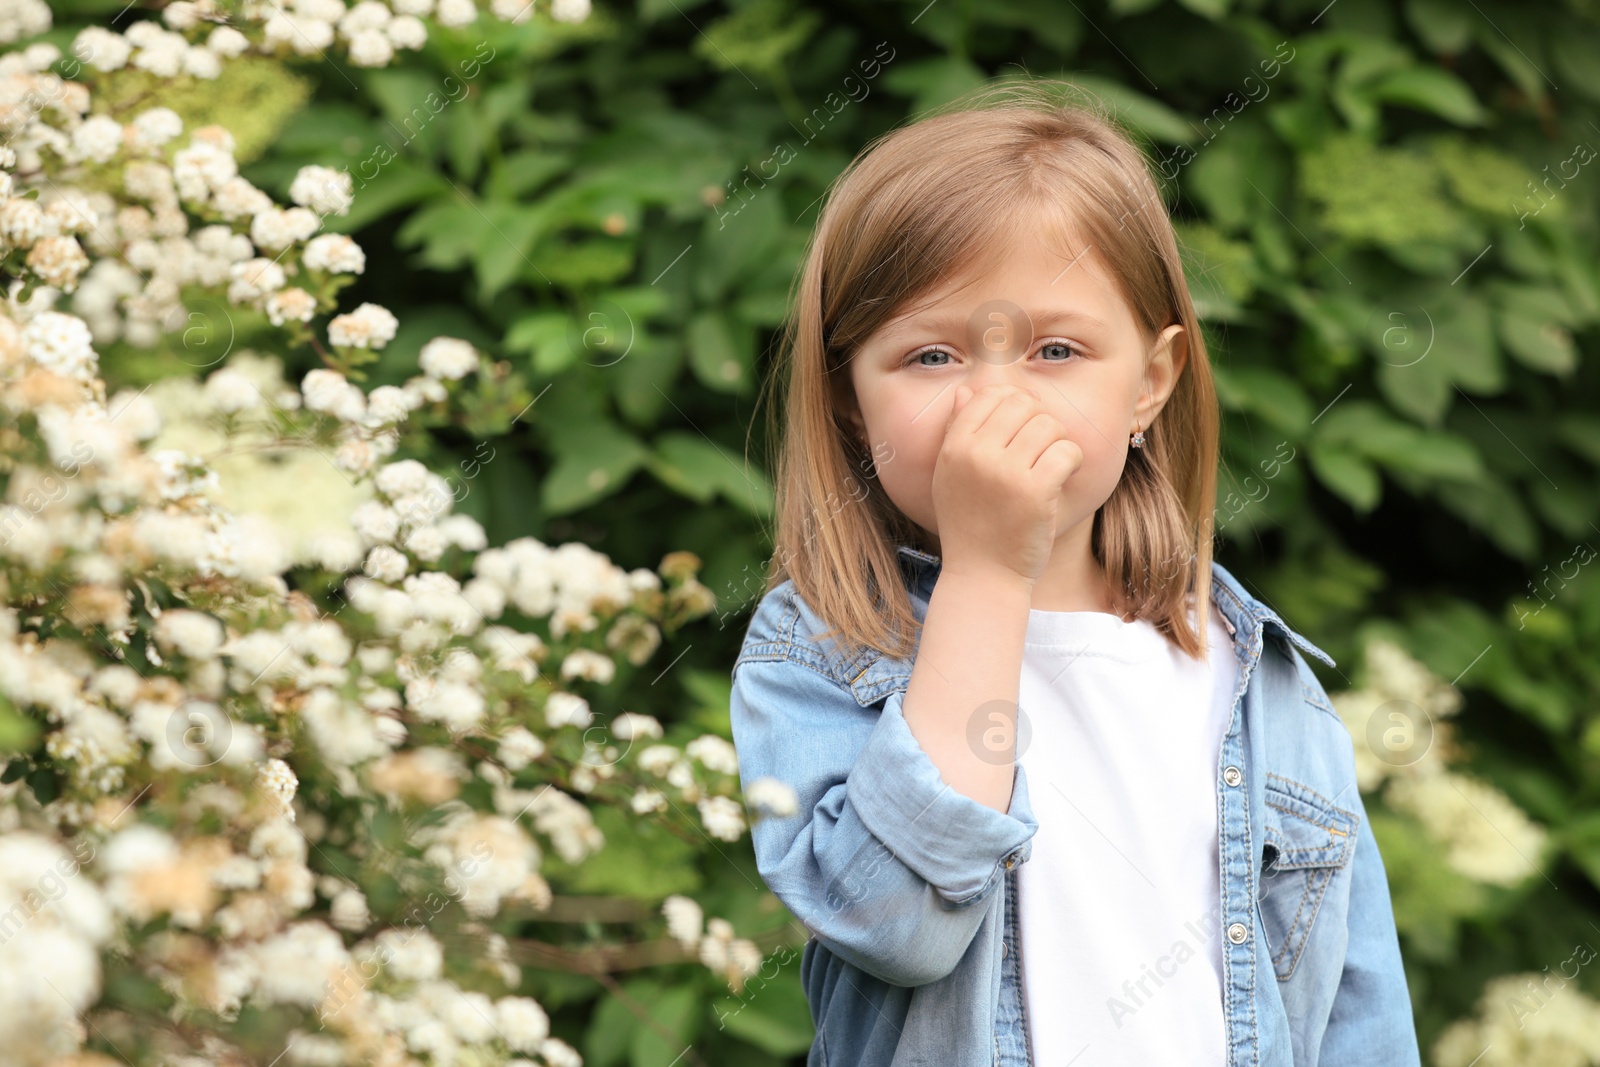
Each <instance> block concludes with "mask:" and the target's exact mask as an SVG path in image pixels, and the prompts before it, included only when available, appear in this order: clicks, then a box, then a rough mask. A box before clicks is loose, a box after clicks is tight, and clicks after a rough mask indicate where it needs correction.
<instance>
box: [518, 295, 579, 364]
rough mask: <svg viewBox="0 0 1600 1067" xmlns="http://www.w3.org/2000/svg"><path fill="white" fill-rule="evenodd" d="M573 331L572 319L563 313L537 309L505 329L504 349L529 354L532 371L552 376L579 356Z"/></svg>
mask: <svg viewBox="0 0 1600 1067" xmlns="http://www.w3.org/2000/svg"><path fill="white" fill-rule="evenodd" d="M578 332H579V333H581V331H578ZM573 333H574V328H573V322H572V320H571V318H569V317H568V315H567V313H566V312H564V311H540V312H536V313H534V314H532V315H525V316H523V317H522V318H520V319H518V320H517V321H516V322H514V323H512V325H511V329H509V330H507V331H506V339H505V348H506V351H508V352H527V353H530V354H531V355H532V356H533V368H534V370H535V371H537V372H538V373H539V374H540V375H555V374H559V373H561V372H562V371H564V370H566V369H567V368H568V367H569V366H571V365H572V363H573V361H574V360H576V359H577V358H578V353H579V349H578V348H577V347H576V346H574V345H573V343H572V340H573Z"/></svg>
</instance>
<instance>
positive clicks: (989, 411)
mask: <svg viewBox="0 0 1600 1067" xmlns="http://www.w3.org/2000/svg"><path fill="white" fill-rule="evenodd" d="M956 394H957V395H956V405H957V407H956V410H955V411H954V412H953V413H952V415H951V418H950V422H949V424H948V425H947V426H946V428H945V432H946V433H951V432H961V433H966V434H976V433H978V432H980V431H985V432H992V433H994V434H995V435H996V436H998V437H999V438H1000V440H999V444H1000V446H1001V447H1004V446H1005V445H1007V444H1009V443H1010V441H1011V438H1012V437H1014V436H1015V435H1016V432H1017V430H1018V428H1020V427H1021V426H1022V424H1023V423H1024V422H1026V421H1027V420H1028V418H1029V417H1030V415H1031V414H1032V413H1033V412H1034V411H1036V410H1037V409H1038V407H1039V398H1038V394H1036V393H1034V392H1033V391H1032V390H1024V389H1021V388H1019V387H1017V386H1014V385H1001V384H990V385H985V386H984V387H983V388H981V389H979V390H978V391H977V392H975V393H974V392H972V390H971V389H970V388H968V387H967V386H965V385H958V386H957V387H956ZM963 394H965V395H967V396H969V397H970V399H966V400H965V401H963V399H962V397H963Z"/></svg>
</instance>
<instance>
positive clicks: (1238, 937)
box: [1228, 923, 1250, 945]
mask: <svg viewBox="0 0 1600 1067" xmlns="http://www.w3.org/2000/svg"><path fill="white" fill-rule="evenodd" d="M1249 936H1250V931H1249V930H1246V929H1245V927H1244V923H1234V924H1233V925H1232V926H1230V927H1228V940H1229V941H1232V942H1233V943H1234V944H1235V945H1242V944H1244V939H1245V938H1247V937H1249Z"/></svg>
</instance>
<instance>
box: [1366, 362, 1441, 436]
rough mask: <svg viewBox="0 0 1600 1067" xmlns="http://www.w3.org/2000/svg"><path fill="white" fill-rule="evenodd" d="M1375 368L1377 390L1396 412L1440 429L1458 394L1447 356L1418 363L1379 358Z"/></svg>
mask: <svg viewBox="0 0 1600 1067" xmlns="http://www.w3.org/2000/svg"><path fill="white" fill-rule="evenodd" d="M1376 369H1377V381H1378V389H1379V391H1380V392H1382V393H1383V398H1384V399H1385V400H1387V401H1388V402H1389V403H1390V404H1391V405H1392V406H1393V407H1394V409H1395V410H1396V411H1400V412H1403V413H1404V414H1406V415H1410V416H1411V417H1412V418H1414V419H1416V420H1417V421H1418V422H1423V423H1426V424H1427V425H1429V426H1437V425H1439V423H1440V421H1442V420H1443V418H1444V415H1445V412H1447V411H1448V410H1450V402H1451V400H1453V399H1454V397H1455V393H1454V392H1453V390H1452V388H1451V383H1450V364H1449V360H1448V359H1447V358H1446V357H1445V356H1444V355H1442V354H1440V355H1434V356H1425V357H1423V358H1422V359H1419V360H1417V361H1416V362H1415V363H1391V362H1389V360H1388V359H1384V358H1380V360H1379V362H1378V365H1377V368H1376Z"/></svg>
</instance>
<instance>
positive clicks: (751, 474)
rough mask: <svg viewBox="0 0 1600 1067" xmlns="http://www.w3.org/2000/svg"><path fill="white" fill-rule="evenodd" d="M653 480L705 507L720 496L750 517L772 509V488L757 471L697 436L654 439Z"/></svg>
mask: <svg viewBox="0 0 1600 1067" xmlns="http://www.w3.org/2000/svg"><path fill="white" fill-rule="evenodd" d="M650 467H651V470H653V471H654V472H655V475H656V477H658V478H660V479H661V480H662V481H663V482H665V483H666V484H667V485H669V486H671V487H672V488H674V489H676V490H677V491H678V492H680V493H682V494H683V495H684V496H686V497H688V498H689V499H691V500H695V501H698V502H699V503H702V504H704V503H705V502H707V501H708V500H710V499H711V498H712V497H713V496H715V495H716V494H718V493H721V494H722V496H723V497H724V498H725V499H726V500H728V501H729V502H730V503H733V504H737V505H739V506H740V507H743V508H744V509H745V510H746V511H748V512H750V513H751V514H752V515H766V514H768V513H769V512H770V511H771V508H772V489H771V487H770V486H769V485H768V484H767V482H766V479H765V478H763V477H762V476H761V474H760V472H758V471H753V470H747V469H746V467H747V465H746V464H745V463H743V462H742V461H741V460H740V459H739V458H738V457H736V456H734V455H733V454H731V453H730V452H728V451H727V450H725V449H723V448H722V447H721V446H718V445H714V444H712V443H711V442H710V441H707V440H706V439H705V438H704V437H701V436H700V435H699V434H697V433H682V432H678V431H673V432H671V433H665V434H662V435H661V436H660V437H659V438H657V440H656V455H655V456H654V457H653V458H652V462H651V464H650Z"/></svg>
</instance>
